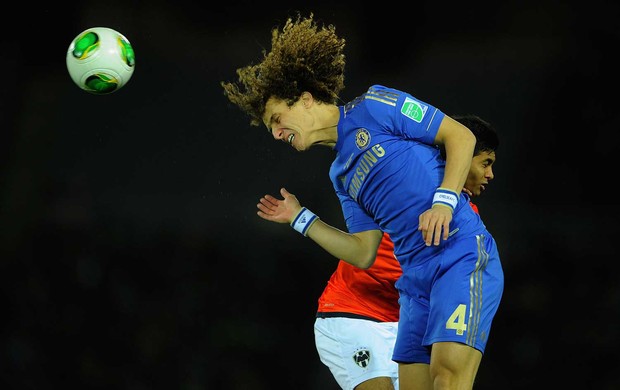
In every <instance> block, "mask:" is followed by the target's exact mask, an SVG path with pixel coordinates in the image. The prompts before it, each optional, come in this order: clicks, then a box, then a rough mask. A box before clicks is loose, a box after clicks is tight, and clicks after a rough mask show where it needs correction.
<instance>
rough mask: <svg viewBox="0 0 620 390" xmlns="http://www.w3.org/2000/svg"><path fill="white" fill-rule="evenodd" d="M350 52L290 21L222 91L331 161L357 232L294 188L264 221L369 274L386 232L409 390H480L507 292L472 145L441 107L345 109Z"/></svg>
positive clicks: (254, 121)
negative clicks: (470, 190) (473, 182)
mask: <svg viewBox="0 0 620 390" xmlns="http://www.w3.org/2000/svg"><path fill="white" fill-rule="evenodd" d="M344 46H345V42H344V39H342V38H340V37H338V36H337V35H336V32H335V27H334V26H333V25H329V26H319V25H317V24H316V23H315V21H314V19H313V15H312V14H311V15H310V16H309V17H305V18H302V17H301V16H298V17H297V18H296V20H293V19H292V18H289V19H288V20H287V21H286V23H285V25H284V26H283V28H282V30H278V29H276V28H274V29H273V30H272V40H271V49H270V51H269V52H264V53H263V58H262V60H261V61H260V62H259V63H257V64H255V65H249V66H246V67H243V68H240V69H238V70H237V75H238V82H237V83H226V82H222V87H223V88H224V93H225V95H226V96H227V97H228V99H229V100H230V101H231V102H232V103H234V104H236V105H237V106H238V107H239V108H240V109H241V110H242V111H243V112H245V113H246V114H248V116H249V117H250V124H251V125H259V124H260V123H261V122H262V123H263V124H264V125H265V126H266V127H267V129H268V130H269V131H270V133H271V135H272V136H273V137H274V139H276V140H280V141H283V142H285V143H287V144H289V145H290V146H292V147H293V148H295V149H296V150H298V151H305V150H307V149H309V148H310V147H312V146H314V145H323V146H327V147H329V148H331V149H333V150H334V152H335V154H336V156H335V159H334V161H333V162H332V165H331V168H330V172H329V176H330V179H331V181H332V184H333V186H334V189H335V191H336V194H337V196H338V198H339V200H340V203H341V207H342V211H343V214H344V217H345V222H346V226H347V230H348V232H344V231H342V230H340V229H337V228H335V227H333V226H330V225H328V224H327V223H325V222H323V221H322V220H320V219H319V218H318V217H317V216H316V215H315V214H314V213H312V212H311V211H310V210H308V209H307V208H305V207H302V206H301V204H300V202H299V200H298V199H297V197H296V196H295V195H293V194H292V193H290V192H288V191H287V190H286V189H285V188H282V189H281V190H280V195H281V196H282V198H276V197H274V196H272V195H265V196H264V197H262V198H261V199H260V200H259V203H258V205H257V207H258V215H259V216H260V217H261V218H263V219H265V220H268V221H272V222H278V223H288V224H290V225H291V226H292V227H293V228H294V229H295V230H296V231H298V232H300V233H301V234H303V235H304V236H307V237H309V238H311V239H312V240H313V241H315V242H316V243H317V244H318V245H320V246H321V247H322V248H323V249H325V250H326V251H327V252H329V253H330V254H332V255H333V256H334V257H336V258H338V259H343V260H344V261H346V262H348V263H350V264H352V265H355V266H357V267H360V268H364V269H366V268H368V267H370V266H371V265H372V264H373V262H374V261H375V256H376V253H377V249H378V247H379V244H380V242H381V238H382V237H383V232H386V233H388V234H389V235H390V238H391V239H392V240H393V242H394V253H395V255H396V258H397V259H398V261H399V264H400V266H401V269H402V270H403V274H402V275H401V277H400V278H399V279H398V281H397V283H396V287H397V289H398V290H399V293H400V297H399V303H400V306H401V308H400V313H399V314H400V318H399V323H398V335H397V338H396V343H395V346H394V353H393V355H392V358H393V359H394V360H395V361H397V362H398V364H399V368H398V371H399V372H398V375H399V386H400V389H401V390H409V389H433V388H434V389H469V388H472V387H473V383H474V380H475V377H476V373H477V371H478V367H479V365H480V361H481V359H482V354H483V352H484V349H485V347H486V344H487V341H488V337H489V333H490V331H491V323H492V320H493V317H494V316H495V313H496V312H497V309H498V307H499V303H500V300H501V296H502V292H503V287H504V276H503V270H502V266H501V262H500V257H499V253H498V250H497V246H496V243H495V240H494V239H493V237H492V235H491V234H490V233H489V231H488V230H487V229H486V226H485V225H484V224H483V222H482V220H481V219H480V217H479V216H478V215H477V214H476V213H475V212H474V211H473V210H472V208H471V207H470V206H469V197H468V196H467V195H466V194H464V193H463V192H461V190H462V189H463V186H464V184H465V180H466V178H467V174H468V172H469V168H470V165H471V159H472V155H473V150H474V146H475V142H476V139H475V136H474V135H473V134H472V132H471V131H470V130H469V129H468V128H467V127H465V126H463V125H462V124H461V123H459V122H458V121H456V120H454V119H452V118H450V117H449V116H447V115H445V114H444V113H443V112H442V111H441V110H439V109H438V108H436V107H434V106H432V105H430V104H428V103H426V102H424V101H422V100H420V99H418V98H416V97H414V96H412V95H411V94H409V93H406V92H404V91H400V90H397V89H394V88H389V87H386V86H382V85H371V86H370V87H369V88H368V89H367V90H366V91H365V92H363V93H362V94H361V95H360V96H358V97H357V98H356V99H354V100H352V101H350V102H349V103H346V104H344V105H337V103H338V99H339V93H340V92H341V90H342V89H343V88H344V65H345V56H344V54H343V50H344ZM437 146H440V147H443V148H445V151H446V159H445V160H444V159H442V158H441V156H440V152H439V148H438V147H437ZM307 169H308V167H304V169H303V170H298V174H300V175H303V174H305V171H306V170H307Z"/></svg>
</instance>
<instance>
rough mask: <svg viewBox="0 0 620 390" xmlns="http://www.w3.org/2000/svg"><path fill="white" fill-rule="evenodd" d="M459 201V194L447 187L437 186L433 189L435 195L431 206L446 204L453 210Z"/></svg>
mask: <svg viewBox="0 0 620 390" xmlns="http://www.w3.org/2000/svg"><path fill="white" fill-rule="evenodd" d="M458 203H459V195H458V194H457V193H456V192H454V191H452V190H449V189H447V188H442V187H439V188H437V190H436V191H435V196H433V206H434V205H436V204H440V205H442V206H447V207H450V209H452V211H454V209H455V208H456V205H457V204H458Z"/></svg>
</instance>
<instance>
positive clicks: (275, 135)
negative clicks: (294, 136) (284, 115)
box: [271, 127, 284, 140]
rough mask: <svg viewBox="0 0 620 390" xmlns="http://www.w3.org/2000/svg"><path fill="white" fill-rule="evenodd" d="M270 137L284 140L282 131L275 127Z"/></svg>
mask: <svg viewBox="0 0 620 390" xmlns="http://www.w3.org/2000/svg"><path fill="white" fill-rule="evenodd" d="M271 135H272V136H273V138H275V139H277V140H280V139H283V138H284V131H282V129H278V128H277V127H272V128H271Z"/></svg>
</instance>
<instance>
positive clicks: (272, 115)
mask: <svg viewBox="0 0 620 390" xmlns="http://www.w3.org/2000/svg"><path fill="white" fill-rule="evenodd" d="M275 116H276V114H275V113H274V114H271V116H270V117H269V120H268V121H266V122H263V123H264V125H265V126H266V127H267V132H268V133H269V134H272V133H273V131H272V130H271V126H270V125H271V124H272V123H273V122H274V121H275V118H274V117H275Z"/></svg>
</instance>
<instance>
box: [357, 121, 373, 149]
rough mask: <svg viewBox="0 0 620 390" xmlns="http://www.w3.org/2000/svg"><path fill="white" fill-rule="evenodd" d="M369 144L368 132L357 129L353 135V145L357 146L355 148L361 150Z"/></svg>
mask: <svg viewBox="0 0 620 390" xmlns="http://www.w3.org/2000/svg"><path fill="white" fill-rule="evenodd" d="M369 142H370V133H369V132H368V130H366V129H364V128H363V127H362V128H360V129H357V133H356V134H355V145H356V146H357V148H358V149H360V150H363V149H365V148H366V147H367V146H368V143H369Z"/></svg>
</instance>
